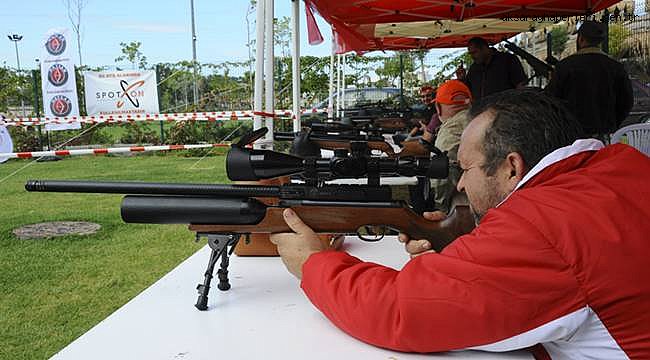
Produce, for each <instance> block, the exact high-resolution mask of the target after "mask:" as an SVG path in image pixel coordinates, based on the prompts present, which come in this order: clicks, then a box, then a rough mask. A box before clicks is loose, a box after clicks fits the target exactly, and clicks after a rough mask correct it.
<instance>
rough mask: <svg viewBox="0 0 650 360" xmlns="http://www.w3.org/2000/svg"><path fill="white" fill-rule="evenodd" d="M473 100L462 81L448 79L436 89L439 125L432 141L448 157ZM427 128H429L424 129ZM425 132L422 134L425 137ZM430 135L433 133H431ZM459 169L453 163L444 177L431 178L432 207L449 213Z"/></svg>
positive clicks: (453, 153)
mask: <svg viewBox="0 0 650 360" xmlns="http://www.w3.org/2000/svg"><path fill="white" fill-rule="evenodd" d="M471 102H472V94H471V92H470V90H469V88H468V87H467V85H465V84H464V83H463V82H462V81H460V80H449V81H447V82H445V83H444V84H442V85H440V87H439V88H438V91H437V93H436V98H435V107H436V113H437V114H438V117H439V118H440V122H441V123H442V125H440V128H439V130H438V134H437V136H436V137H435V143H434V145H435V146H436V147H437V148H438V149H440V150H442V151H445V152H447V156H448V157H449V160H450V161H454V162H455V161H456V160H457V153H458V146H459V144H460V136H461V134H462V133H463V130H464V129H465V127H466V126H467V124H468V123H469V120H470V118H469V107H470V104H471ZM427 132H428V131H427ZM427 132H425V135H424V136H423V138H425V140H426V139H427V138H430V137H427V135H429V134H427ZM431 137H432V136H431ZM459 178H460V173H459V171H458V170H456V168H455V167H451V169H450V170H449V177H448V178H447V179H436V180H431V186H432V189H433V190H434V194H435V208H436V209H438V210H441V211H444V212H445V213H448V212H449V211H450V209H451V208H452V200H453V199H454V198H455V196H456V194H458V192H457V191H456V185H458V179H459Z"/></svg>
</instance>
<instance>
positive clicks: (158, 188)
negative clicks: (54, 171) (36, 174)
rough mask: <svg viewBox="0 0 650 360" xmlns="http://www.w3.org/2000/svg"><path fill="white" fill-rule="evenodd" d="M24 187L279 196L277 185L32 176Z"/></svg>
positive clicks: (30, 188) (40, 189)
mask: <svg viewBox="0 0 650 360" xmlns="http://www.w3.org/2000/svg"><path fill="white" fill-rule="evenodd" d="M25 190H27V191H38V192H74V193H103V194H131V195H136V194H138V195H189V196H228V197H277V196H279V195H280V188H279V187H278V186H264V185H219V184H180V183H179V184H169V183H147V182H128V181H71V180H29V181H27V183H26V184H25Z"/></svg>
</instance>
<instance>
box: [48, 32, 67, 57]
mask: <svg viewBox="0 0 650 360" xmlns="http://www.w3.org/2000/svg"><path fill="white" fill-rule="evenodd" d="M65 46H66V41H65V37H64V36H63V35H62V34H53V35H52V36H50V37H49V38H48V39H47V41H46V42H45V49H46V50H47V52H48V53H50V55H54V56H57V55H61V54H63V52H64V51H65Z"/></svg>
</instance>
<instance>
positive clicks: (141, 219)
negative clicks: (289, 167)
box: [121, 195, 266, 225]
mask: <svg viewBox="0 0 650 360" xmlns="http://www.w3.org/2000/svg"><path fill="white" fill-rule="evenodd" d="M121 214H122V220H124V222H126V223H139V224H229V225H253V224H257V223H259V222H260V221H262V219H264V216H265V214H266V205H264V204H263V203H261V202H260V201H258V200H255V199H253V198H214V197H192V196H189V197H188V196H131V195H129V196H125V197H124V199H123V200H122V206H121Z"/></svg>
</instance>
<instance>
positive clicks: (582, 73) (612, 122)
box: [546, 21, 634, 140]
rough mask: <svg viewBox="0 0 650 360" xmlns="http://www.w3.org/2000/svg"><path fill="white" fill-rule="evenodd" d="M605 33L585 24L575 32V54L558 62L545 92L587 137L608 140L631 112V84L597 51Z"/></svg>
mask: <svg viewBox="0 0 650 360" xmlns="http://www.w3.org/2000/svg"><path fill="white" fill-rule="evenodd" d="M605 31H606V29H605V26H604V25H603V24H601V23H598V22H595V21H585V22H584V23H583V24H582V26H581V27H580V29H579V30H578V39H577V42H576V43H577V47H578V52H577V53H576V54H574V55H572V56H569V57H567V58H566V59H564V60H562V61H560V62H559V63H558V64H557V65H556V66H555V70H554V71H553V76H552V78H551V81H550V83H549V85H548V86H547V87H546V92H547V93H548V94H549V95H552V96H555V97H557V98H559V99H561V100H563V101H564V102H565V105H566V106H567V107H568V108H569V110H570V111H572V112H573V114H574V115H575V116H576V118H577V119H578V121H579V122H580V124H582V127H583V129H584V131H585V134H586V135H590V136H595V137H598V138H600V139H601V140H608V139H607V138H608V134H610V133H612V132H614V131H615V130H616V129H618V127H619V126H620V125H621V123H622V122H623V120H625V118H626V117H627V115H628V114H629V113H630V110H631V109H632V105H633V103H634V95H633V93H632V84H631V83H630V79H629V77H628V74H627V72H626V71H625V68H624V67H623V65H622V64H621V63H619V62H618V61H616V60H614V59H612V58H611V57H609V56H608V55H607V54H605V53H604V52H603V51H602V50H601V49H600V47H599V46H600V43H601V42H602V41H603V40H604V39H605V35H606V33H605Z"/></svg>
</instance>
